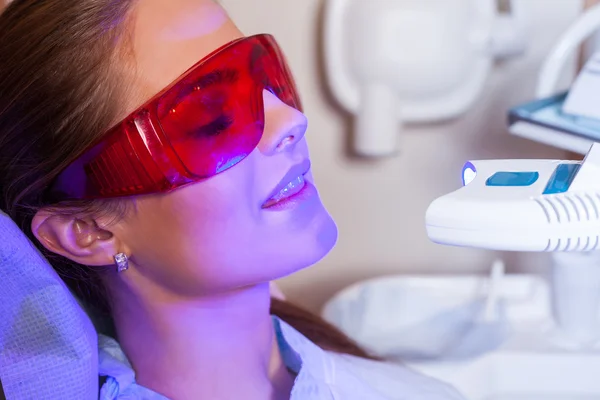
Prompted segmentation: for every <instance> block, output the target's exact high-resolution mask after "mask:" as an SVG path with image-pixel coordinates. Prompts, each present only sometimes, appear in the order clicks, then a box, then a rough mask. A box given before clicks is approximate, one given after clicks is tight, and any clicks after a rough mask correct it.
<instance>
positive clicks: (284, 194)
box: [262, 175, 306, 208]
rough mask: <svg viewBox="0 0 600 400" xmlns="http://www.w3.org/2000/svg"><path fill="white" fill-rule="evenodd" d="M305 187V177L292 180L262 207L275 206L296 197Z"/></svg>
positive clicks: (301, 176)
mask: <svg viewBox="0 0 600 400" xmlns="http://www.w3.org/2000/svg"><path fill="white" fill-rule="evenodd" d="M305 186H306V180H305V179H304V175H300V176H298V177H296V178H294V179H292V180H291V181H290V182H289V183H288V184H287V185H285V186H284V187H283V188H281V190H279V191H278V192H277V193H275V195H273V196H272V197H271V198H269V199H268V200H267V201H265V203H264V204H263V205H262V208H268V207H271V206H274V205H275V204H278V203H280V202H282V201H284V200H287V199H289V198H290V197H292V196H295V195H296V194H298V193H300V192H301V191H302V189H304V187H305Z"/></svg>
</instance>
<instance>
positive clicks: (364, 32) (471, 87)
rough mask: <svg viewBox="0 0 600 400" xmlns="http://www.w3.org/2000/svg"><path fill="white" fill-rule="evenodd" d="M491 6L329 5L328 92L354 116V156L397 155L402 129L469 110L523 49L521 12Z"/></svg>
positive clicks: (455, 2)
mask: <svg viewBox="0 0 600 400" xmlns="http://www.w3.org/2000/svg"><path fill="white" fill-rule="evenodd" d="M509 4H510V5H511V9H510V12H502V13H500V12H499V11H498V9H497V4H496V0H369V1H365V0H327V1H326V2H325V10H324V12H325V18H324V54H323V56H324V60H325V70H326V73H327V77H328V83H329V88H330V90H331V93H332V94H333V96H334V97H335V99H336V100H337V102H338V103H339V104H340V105H341V106H342V107H343V108H344V109H345V110H346V111H347V112H349V113H351V114H352V115H354V116H355V132H354V150H355V152H356V153H357V154H358V155H361V156H367V157H384V156H389V155H393V154H395V153H396V152H397V147H398V143H397V142H398V134H399V131H400V128H401V125H402V124H403V123H423V122H438V121H443V120H447V119H450V118H454V117H457V116H459V115H461V114H462V113H464V112H466V111H467V110H469V109H470V108H471V106H472V105H473V103H474V102H475V101H476V100H477V98H478V97H479V95H480V93H481V92H482V90H483V88H484V84H485V82H486V79H487V77H488V75H489V73H490V70H491V68H492V66H493V63H494V61H495V60H497V59H500V58H508V57H511V56H516V55H520V54H521V53H523V51H524V50H525V40H524V38H523V37H524V36H525V33H524V25H525V24H524V23H523V12H522V11H521V8H520V2H511V3H509Z"/></svg>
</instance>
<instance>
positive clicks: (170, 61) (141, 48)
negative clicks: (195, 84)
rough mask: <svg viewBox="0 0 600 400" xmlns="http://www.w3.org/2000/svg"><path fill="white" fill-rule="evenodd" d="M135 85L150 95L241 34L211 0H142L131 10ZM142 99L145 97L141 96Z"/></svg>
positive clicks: (146, 94)
mask: <svg viewBox="0 0 600 400" xmlns="http://www.w3.org/2000/svg"><path fill="white" fill-rule="evenodd" d="M134 12H135V15H134V21H135V26H134V31H133V50H134V56H135V64H136V69H137V74H136V75H137V76H138V80H139V82H138V83H139V85H140V86H141V87H138V89H139V90H136V92H140V93H141V94H142V95H143V96H146V97H151V96H153V95H154V94H156V93H157V92H159V91H160V90H162V89H163V88H164V87H166V86H167V85H169V84H170V83H171V82H172V81H173V80H175V79H176V78H177V77H178V76H179V75H181V74H182V73H183V72H185V71H186V70H187V69H188V68H189V67H191V66H192V65H194V64H195V63H196V62H197V61H198V60H200V59H201V58H203V57H204V56H206V55H207V54H209V53H210V52H212V51H213V50H215V49H217V48H219V47H221V46H222V45H224V44H226V43H228V42H230V41H231V40H234V39H236V38H239V37H241V36H242V33H241V32H240V31H239V29H238V28H237V27H236V26H235V24H234V23H233V22H232V21H231V19H230V18H229V16H228V15H227V13H226V12H225V10H224V9H223V8H222V7H221V6H220V5H219V4H217V3H216V2H215V1H213V0H169V1H164V0H144V1H139V2H138V3H137V5H136V9H135V10H134ZM144 100H145V99H144Z"/></svg>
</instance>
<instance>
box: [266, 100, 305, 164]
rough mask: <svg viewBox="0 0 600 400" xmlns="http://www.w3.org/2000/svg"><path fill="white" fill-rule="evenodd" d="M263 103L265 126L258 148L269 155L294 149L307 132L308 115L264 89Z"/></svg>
mask: <svg viewBox="0 0 600 400" xmlns="http://www.w3.org/2000/svg"><path fill="white" fill-rule="evenodd" d="M263 103H264V109H265V128H264V132H263V136H262V138H261V140H260V143H259V144H258V149H259V150H260V152H261V153H263V154H267V155H272V154H276V153H280V152H284V151H288V150H291V149H293V148H294V145H295V144H296V143H298V142H299V141H300V140H302V138H303V137H304V134H305V133H306V128H307V126H308V120H307V119H306V116H305V115H304V114H303V113H302V112H300V111H298V110H296V109H295V108H293V107H290V106H288V105H287V104H285V103H284V102H282V101H281V100H279V98H277V96H275V95H274V94H273V93H271V92H269V91H268V90H264V91H263Z"/></svg>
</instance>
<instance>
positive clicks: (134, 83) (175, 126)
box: [0, 0, 460, 400]
mask: <svg viewBox="0 0 600 400" xmlns="http://www.w3.org/2000/svg"><path fill="white" fill-rule="evenodd" d="M0 32H2V35H1V37H0V91H1V96H0V188H2V196H1V198H2V201H3V202H2V209H3V210H5V211H6V212H8V213H9V215H11V216H12V217H13V219H15V221H17V222H18V223H19V224H20V226H21V227H22V228H23V229H24V230H25V232H26V233H28V234H29V236H30V237H31V238H32V239H35V240H36V241H37V242H39V244H41V246H42V249H43V250H44V251H45V252H46V254H48V255H55V256H54V257H52V258H51V260H52V262H53V265H55V268H57V270H59V272H60V273H61V274H62V276H63V278H64V279H65V281H67V282H68V283H69V284H70V286H71V287H72V288H73V289H74V290H75V291H76V292H77V293H78V294H79V295H80V296H81V297H83V298H84V300H86V301H87V302H88V303H89V304H92V305H95V306H96V307H99V308H101V309H104V310H109V311H110V315H111V317H112V320H113V321H114V328H115V333H116V338H118V343H117V341H115V340H114V339H110V338H107V337H102V338H101V340H100V343H101V352H100V367H99V368H100V373H101V375H103V376H105V379H104V384H103V386H102V388H101V395H100V397H101V398H102V399H166V398H168V399H174V400H181V399H242V398H243V399H285V398H290V397H291V398H292V399H299V398H303V399H304V398H306V399H315V400H318V399H380V398H381V399H384V398H386V399H427V400H434V399H459V398H460V396H459V395H458V394H457V393H456V392H455V391H454V390H453V389H451V388H449V387H447V386H445V385H443V384H441V383H438V382H435V381H433V380H431V379H428V378H425V377H421V376H419V375H417V374H415V373H413V372H411V371H408V370H406V369H402V368H400V367H397V366H391V365H388V364H384V363H381V362H379V361H375V360H370V359H369V357H368V355H367V354H365V353H364V352H363V351H362V350H361V349H359V348H358V347H357V346H355V345H354V344H352V342H351V341H350V340H348V339H347V338H346V337H345V336H343V335H342V334H341V333H339V332H337V331H335V330H334V329H333V328H332V327H330V326H328V325H326V324H325V323H323V322H322V321H320V320H319V319H318V318H316V317H314V316H311V315H310V314H308V313H306V312H304V311H302V310H300V309H297V308H294V307H292V306H290V305H287V304H285V303H282V302H279V301H273V304H272V307H271V299H270V295H269V282H270V281H272V280H274V279H277V278H280V277H283V276H285V275H288V274H291V273H293V272H295V271H297V270H299V269H302V268H305V267H307V266H309V265H311V264H313V263H315V262H317V261H318V260H319V259H320V258H322V257H323V256H325V254H327V252H328V251H329V250H330V249H331V248H332V246H333V245H334V243H335V240H336V235H337V231H336V227H335V224H334V222H333V221H332V219H331V217H330V216H329V214H328V213H327V211H326V210H325V208H324V207H323V205H322V203H321V201H320V200H319V196H318V193H317V191H316V189H315V187H314V185H313V178H312V175H311V172H310V162H309V158H308V151H307V146H306V141H305V139H304V133H305V131H306V127H307V120H306V117H305V116H304V114H302V112H301V105H300V101H299V99H298V97H297V93H296V89H295V87H294V83H293V81H292V78H291V75H290V73H289V71H288V69H287V67H286V65H285V61H284V59H283V56H282V54H281V53H280V51H279V49H278V47H277V45H276V43H275V41H274V40H273V38H272V37H270V36H268V35H259V36H255V37H250V38H244V37H243V35H242V34H241V32H240V31H239V30H238V29H237V28H236V26H235V25H234V23H233V22H232V21H231V20H230V19H229V17H228V16H227V14H226V13H225V12H224V10H223V9H222V8H221V7H220V6H219V5H218V4H217V3H216V2H214V1H213V0H169V1H162V0H144V1H135V0H45V1H41V0H37V1H34V0H15V1H14V2H13V3H11V5H10V6H9V7H8V8H7V9H6V10H5V12H4V13H3V14H2V15H1V16H0ZM199 60H201V62H199ZM182 74H183V75H182ZM270 307H271V312H272V314H274V315H276V317H272V316H271V313H270V312H269V309H270ZM315 343H316V344H315ZM317 345H318V346H317ZM319 346H320V347H319ZM133 371H135V379H133V378H132V377H133V374H134V372H133Z"/></svg>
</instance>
